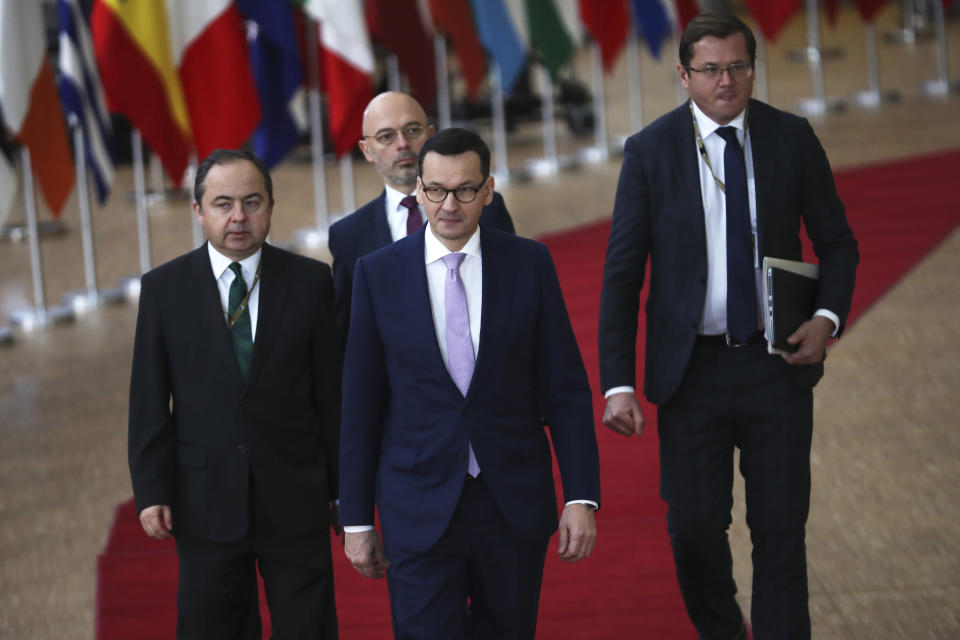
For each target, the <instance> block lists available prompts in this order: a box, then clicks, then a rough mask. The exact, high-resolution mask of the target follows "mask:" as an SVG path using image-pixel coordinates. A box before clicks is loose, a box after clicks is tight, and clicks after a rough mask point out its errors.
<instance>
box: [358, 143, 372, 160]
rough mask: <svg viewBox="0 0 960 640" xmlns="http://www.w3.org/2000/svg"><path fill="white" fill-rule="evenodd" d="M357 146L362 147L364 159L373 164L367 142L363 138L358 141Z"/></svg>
mask: <svg viewBox="0 0 960 640" xmlns="http://www.w3.org/2000/svg"><path fill="white" fill-rule="evenodd" d="M357 146H358V147H360V152H361V153H363V157H364V158H366V159H367V162H373V157H372V156H371V154H370V149H368V148H367V147H368V145H367V141H366V140H364V139H363V138H361V139H360V140H358V141H357Z"/></svg>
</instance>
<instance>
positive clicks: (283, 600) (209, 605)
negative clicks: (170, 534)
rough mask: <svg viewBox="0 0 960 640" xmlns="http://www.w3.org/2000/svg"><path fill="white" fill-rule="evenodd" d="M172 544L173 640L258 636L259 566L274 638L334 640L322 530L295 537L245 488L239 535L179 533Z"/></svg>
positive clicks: (250, 638)
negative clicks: (246, 523)
mask: <svg viewBox="0 0 960 640" xmlns="http://www.w3.org/2000/svg"><path fill="white" fill-rule="evenodd" d="M304 508H310V507H307V506H304ZM313 508H323V506H322V505H321V506H317V507H313ZM174 518H176V514H174ZM176 543H177V558H178V560H179V567H180V576H179V580H178V584H177V638H178V640H201V639H203V640H213V639H217V640H260V638H261V635H262V630H261V624H260V609H259V602H258V597H257V569H258V568H259V570H260V575H261V576H262V577H263V584H264V589H265V591H266V596H267V605H268V606H269V609H270V623H271V628H272V631H273V635H272V638H273V639H274V640H308V639H309V640H336V638H337V613H336V605H335V602H334V592H333V564H332V560H331V556H330V536H329V533H328V532H327V531H326V530H324V531H320V532H317V533H314V534H310V535H306V536H300V537H296V538H288V537H285V536H282V535H280V534H278V533H276V532H275V531H274V530H273V529H272V527H271V526H270V523H269V521H268V520H267V518H266V514H265V512H264V510H263V505H262V503H261V502H260V501H259V498H258V497H257V494H256V492H255V491H254V490H253V487H252V486H251V525H250V531H249V532H248V534H247V535H246V536H245V537H244V538H243V539H242V540H239V541H238V542H230V543H224V542H208V541H202V540H188V539H183V538H181V537H178V538H177V539H176ZM147 579H149V577H148V578H147Z"/></svg>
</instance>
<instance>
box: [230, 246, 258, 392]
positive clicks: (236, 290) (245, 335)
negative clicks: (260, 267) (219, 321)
mask: <svg viewBox="0 0 960 640" xmlns="http://www.w3.org/2000/svg"><path fill="white" fill-rule="evenodd" d="M230 270H231V271H233V273H234V276H236V277H235V278H234V279H233V282H232V283H231V284H230V297H229V307H228V308H227V319H228V320H229V319H231V318H233V316H234V314H236V312H237V309H238V308H239V307H240V303H242V302H243V299H244V298H246V297H247V283H246V281H245V280H244V279H243V272H242V271H241V269H240V263H239V262H231V263H230ZM230 339H231V340H232V341H233V352H234V353H235V354H236V356H237V364H238V365H240V371H241V372H242V373H243V379H244V380H246V379H247V372H248V371H250V357H251V356H252V355H253V333H252V331H251V328H250V309H249V308H247V307H244V308H243V313H241V314H240V317H239V318H237V321H236V322H234V323H233V326H232V327H230Z"/></svg>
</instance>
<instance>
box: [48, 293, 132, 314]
mask: <svg viewBox="0 0 960 640" xmlns="http://www.w3.org/2000/svg"><path fill="white" fill-rule="evenodd" d="M62 301H63V304H64V305H66V306H68V307H70V308H71V309H73V312H74V313H75V314H76V315H78V316H79V315H82V314H84V313H86V312H88V311H92V310H94V309H97V308H99V307H102V306H104V305H107V304H117V303H120V302H125V301H126V295H125V293H124V291H123V290H122V289H119V288H117V289H95V290H93V291H88V290H82V291H69V292H67V293H65V294H64V295H63V298H62Z"/></svg>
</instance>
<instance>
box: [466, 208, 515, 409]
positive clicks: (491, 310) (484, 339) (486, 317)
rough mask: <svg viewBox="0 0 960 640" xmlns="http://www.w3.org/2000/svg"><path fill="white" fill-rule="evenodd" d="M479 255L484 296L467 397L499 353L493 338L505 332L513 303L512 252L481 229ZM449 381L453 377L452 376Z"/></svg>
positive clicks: (495, 237) (480, 382) (513, 266)
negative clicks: (478, 336)
mask: <svg viewBox="0 0 960 640" xmlns="http://www.w3.org/2000/svg"><path fill="white" fill-rule="evenodd" d="M480 255H481V260H482V262H481V269H482V272H483V298H482V301H481V306H480V344H479V346H478V347H477V361H476V364H475V365H474V368H473V377H472V378H471V379H470V387H469V388H468V389H467V398H468V399H469V398H470V395H471V394H472V393H473V389H474V388H475V387H477V386H478V385H481V384H482V379H483V376H484V374H485V372H486V369H487V368H488V365H487V362H488V361H489V360H490V358H493V357H495V356H494V355H491V354H496V353H498V348H497V344H496V340H497V337H498V336H503V335H506V333H507V331H506V326H505V325H506V323H507V319H508V318H509V317H510V308H511V307H512V306H513V295H514V286H515V284H516V277H515V276H516V266H515V260H514V257H513V255H512V254H511V253H510V252H509V251H507V245H506V244H504V243H503V242H502V238H499V237H498V236H497V234H495V233H490V232H486V233H485V232H484V230H483V227H481V228H480ZM451 380H452V379H451Z"/></svg>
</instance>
